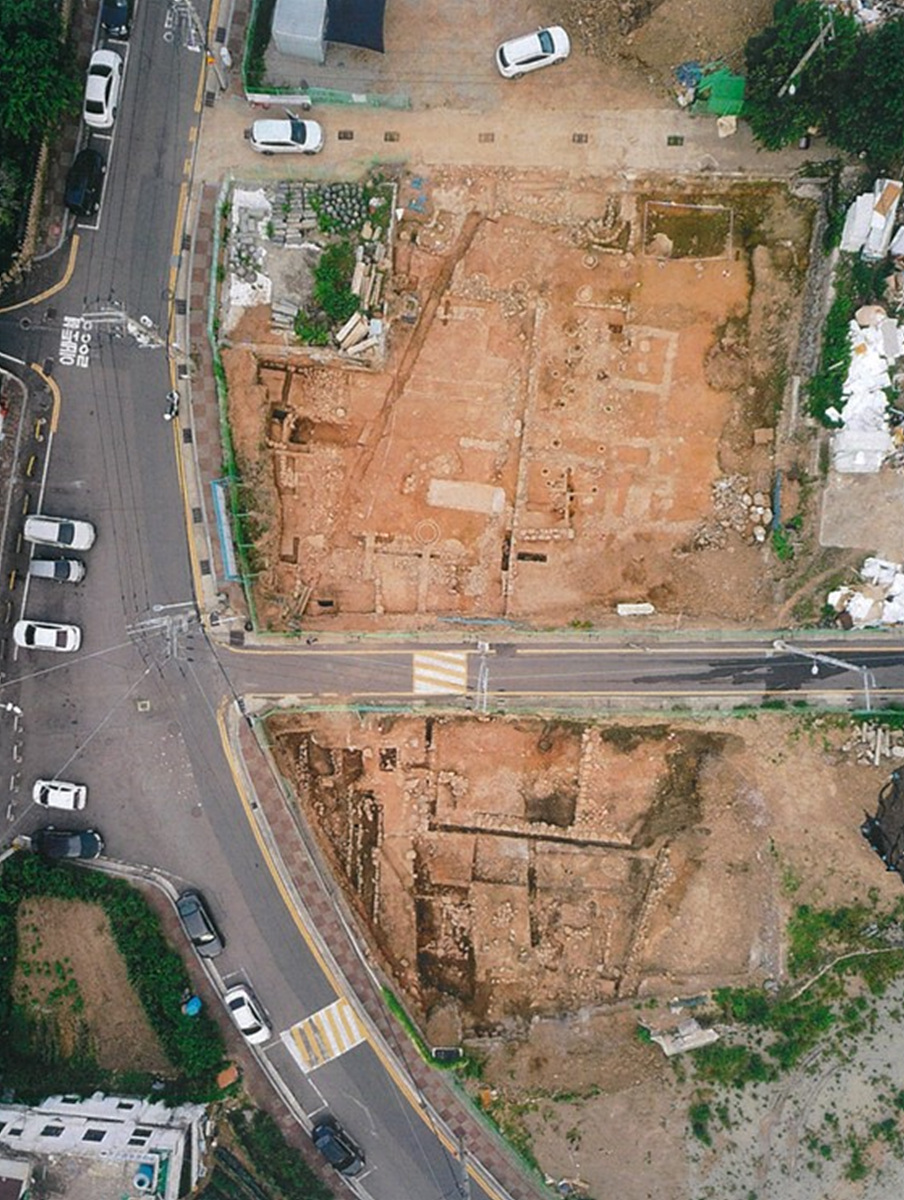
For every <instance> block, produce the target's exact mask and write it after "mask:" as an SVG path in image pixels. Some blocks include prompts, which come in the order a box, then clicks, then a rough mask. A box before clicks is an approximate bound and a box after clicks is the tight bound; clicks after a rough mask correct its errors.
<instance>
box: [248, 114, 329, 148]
mask: <svg viewBox="0 0 904 1200" xmlns="http://www.w3.org/2000/svg"><path fill="white" fill-rule="evenodd" d="M250 140H251V148H252V149H253V150H257V151H258V152H259V153H260V154H318V153H319V152H320V151H321V150H322V149H323V129H322V128H321V126H320V125H319V124H318V123H317V122H316V121H299V120H297V119H295V118H293V119H292V120H288V121H255V122H254V124H253V125H252V126H251V139H250Z"/></svg>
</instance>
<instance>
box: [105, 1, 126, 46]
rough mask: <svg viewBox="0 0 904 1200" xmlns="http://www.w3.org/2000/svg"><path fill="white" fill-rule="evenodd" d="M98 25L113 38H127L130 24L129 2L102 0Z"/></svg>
mask: <svg viewBox="0 0 904 1200" xmlns="http://www.w3.org/2000/svg"><path fill="white" fill-rule="evenodd" d="M100 23H101V25H102V26H103V28H104V30H105V31H106V32H107V33H108V34H109V35H110V37H113V38H127V37H128V36H129V26H130V25H131V24H132V4H131V0H104V3H103V6H102V7H101V10H100Z"/></svg>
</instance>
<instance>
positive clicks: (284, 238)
mask: <svg viewBox="0 0 904 1200" xmlns="http://www.w3.org/2000/svg"><path fill="white" fill-rule="evenodd" d="M318 190H319V189H318V186H317V184H313V183H298V182H291V181H289V180H283V181H282V182H281V183H278V184H276V186H275V187H273V188H270V189H269V200H270V204H271V208H272V216H271V219H270V221H269V223H268V225H267V236H268V237H269V239H270V241H271V242H273V243H274V244H275V245H277V246H301V245H303V243H304V241H305V239H306V236H307V235H308V234H311V233H313V232H314V231H315V230H316V229H317V228H318V224H317V208H316V207H315V204H316V196H317V193H318Z"/></svg>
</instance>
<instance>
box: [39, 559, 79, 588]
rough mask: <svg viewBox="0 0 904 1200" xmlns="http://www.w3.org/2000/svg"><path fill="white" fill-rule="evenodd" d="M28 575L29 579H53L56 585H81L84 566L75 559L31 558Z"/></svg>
mask: <svg viewBox="0 0 904 1200" xmlns="http://www.w3.org/2000/svg"><path fill="white" fill-rule="evenodd" d="M28 575H29V578H30V579H53V580H54V581H55V582H56V583H81V581H82V580H83V579H84V578H85V564H84V563H83V562H79V560H78V559H77V558H33V559H32V560H31V562H30V563H29V564H28Z"/></svg>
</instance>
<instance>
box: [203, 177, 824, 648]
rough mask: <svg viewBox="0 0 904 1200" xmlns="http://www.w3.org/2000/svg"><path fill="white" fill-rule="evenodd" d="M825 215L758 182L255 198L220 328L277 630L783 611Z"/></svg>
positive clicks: (727, 616) (478, 186) (514, 185)
mask: <svg viewBox="0 0 904 1200" xmlns="http://www.w3.org/2000/svg"><path fill="white" fill-rule="evenodd" d="M330 189H332V190H330ZM812 219H813V204H812V202H811V201H809V200H802V199H795V198H794V197H793V196H792V195H791V194H790V193H788V192H787V191H785V190H784V189H781V188H779V187H776V186H772V185H770V184H763V183H759V184H756V185H753V184H727V183H722V184H717V183H715V182H714V183H713V185H712V187H710V188H707V189H706V190H701V189H700V187H699V186H697V187H696V188H694V189H690V188H687V187H682V186H680V185H679V184H678V183H675V184H674V185H672V186H671V187H663V186H661V185H657V186H656V188H655V189H653V188H652V187H649V188H647V187H645V186H644V185H643V183H642V182H640V181H638V182H635V183H633V184H631V185H628V184H626V183H625V182H624V181H619V182H615V181H606V180H599V179H585V180H579V181H574V180H570V179H569V180H568V181H567V186H566V181H565V180H564V179H560V178H559V177H558V176H556V175H555V174H554V173H551V172H536V173H533V174H529V173H524V172H513V171H491V170H474V171H470V172H464V171H453V170H445V169H443V170H439V171H437V172H435V173H433V174H431V176H430V177H429V178H428V177H422V176H412V175H411V174H407V173H403V174H401V175H400V176H399V177H398V178H394V179H392V180H387V179H382V178H381V179H380V180H378V181H377V180H374V181H371V182H369V183H367V184H363V185H338V184H337V185H312V184H304V185H301V184H294V185H289V184H280V185H277V186H271V188H270V189H269V190H268V191H266V192H265V191H264V190H261V191H260V192H249V191H247V190H242V189H238V188H237V189H236V190H235V191H234V193H233V207H232V211H231V216H230V220H231V221H232V223H233V232H232V233H231V234H230V237H229V239H228V241H227V244H226V249H225V250H224V254H225V258H224V261H223V273H224V275H225V281H224V283H223V285H222V287H221V290H220V318H219V326H218V330H219V334H218V336H219V342H220V353H221V358H222V363H223V366H224V369H225V373H226V378H227V380H228V418H229V427H230V431H231V437H232V442H233V447H234V451H235V456H236V462H237V464H238V469H239V471H240V474H241V479H242V484H243V490H242V507H243V511H244V513H245V514H246V515H245V520H246V524H247V526H248V531H250V533H251V538H252V540H253V542H254V552H253V553H254V570H253V576H254V580H253V593H254V601H255V605H256V610H257V615H258V618H259V625H260V627H261V628H262V629H272V630H288V631H291V630H296V629H299V628H301V627H302V626H304V628H306V629H309V630H313V631H315V632H317V631H319V630H330V629H334V630H337V631H339V630H343V629H349V628H356V629H360V630H364V631H366V630H369V629H370V630H373V629H400V630H401V629H409V628H420V629H423V628H425V627H430V625H431V624H432V623H435V622H437V621H442V620H444V619H448V618H450V617H451V618H455V619H465V620H467V619H468V618H482V619H486V618H493V619H501V620H508V621H512V622H517V623H520V624H523V625H525V626H528V627H529V626H532V625H533V626H550V625H557V626H559V627H562V626H566V625H568V624H569V623H570V622H587V621H590V622H592V623H595V624H605V622H606V621H607V620H610V619H611V618H612V617H613V614H614V612H615V607H616V605H618V604H620V603H644V604H647V605H651V606H652V608H653V610H654V611H655V612H656V613H658V614H663V615H666V616H668V617H676V616H677V617H680V618H682V619H684V618H688V619H691V620H693V619H695V618H697V619H700V620H701V621H704V620H707V619H711V618H712V617H713V616H715V615H718V617H719V619H720V620H721V621H722V622H723V623H724V622H725V621H732V620H734V621H738V622H742V621H743V622H747V623H750V622H756V621H757V620H766V619H768V617H769V615H770V614H771V613H772V612H773V611H774V606H775V602H776V592H775V589H774V587H773V583H772V580H771V579H769V578H768V576H767V573H766V572H764V571H763V569H762V562H763V554H764V552H765V551H766V548H765V547H764V546H763V542H764V540H765V530H766V527H767V526H768V524H769V521H770V520H771V517H772V513H771V510H770V509H769V505H770V504H771V503H772V499H771V489H772V483H773V479H774V474H775V469H776V456H777V454H778V450H777V445H776V424H777V419H778V417H777V414H778V412H779V411H780V404H781V400H782V392H783V387H784V381H785V378H786V371H785V365H786V364H787V363H788V361H789V357H790V356H791V355H792V354H793V352H794V348H795V346H796V337H797V326H798V320H799V315H800V306H801V295H802V292H803V281H804V279H805V277H806V272H807V266H808V261H809V241H810V232H811V226H812ZM786 465H787V464H786ZM792 467H793V464H792ZM788 476H789V479H788V483H787V486H786V489H785V492H784V504H785V509H784V514H783V515H784V518H785V519H786V520H787V519H790V518H793V516H794V513H795V511H796V506H797V504H798V500H799V491H800V489H799V487H798V485H797V483H796V482H795V480H796V479H797V478H799V472H797V473H795V470H794V469H791V470H789V471H788ZM246 532H247V531H246ZM779 599H781V596H779Z"/></svg>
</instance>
